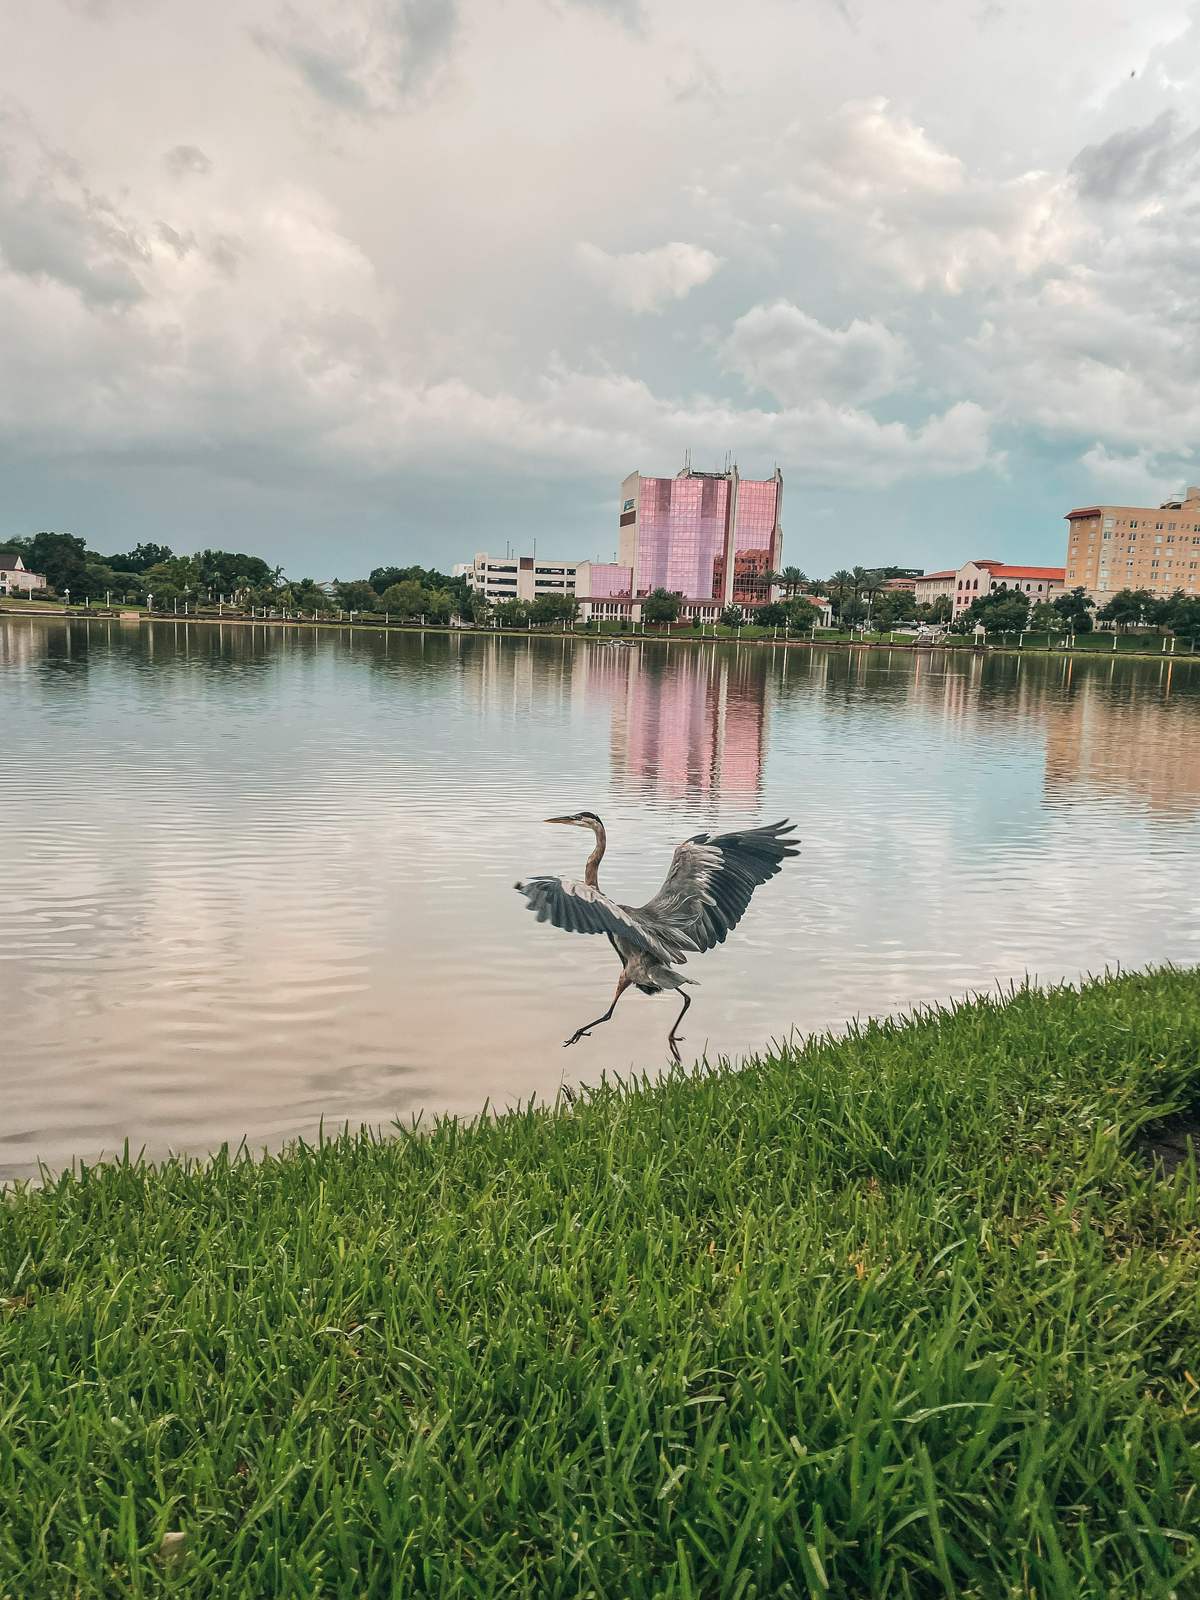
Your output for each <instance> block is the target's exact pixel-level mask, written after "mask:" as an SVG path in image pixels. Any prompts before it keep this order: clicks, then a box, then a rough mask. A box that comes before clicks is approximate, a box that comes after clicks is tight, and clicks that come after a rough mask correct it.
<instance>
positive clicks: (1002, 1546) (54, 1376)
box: [0, 968, 1200, 1600]
mask: <svg viewBox="0 0 1200 1600" xmlns="http://www.w3.org/2000/svg"><path fill="white" fill-rule="evenodd" d="M1198 1106H1200V972H1197V971H1195V970H1188V971H1182V970H1179V969H1172V968H1161V969H1157V970H1151V971H1148V972H1143V973H1132V974H1119V975H1117V976H1115V977H1112V976H1108V977H1105V978H1102V979H1094V980H1089V981H1087V982H1084V983H1081V984H1080V985H1079V986H1078V987H1068V986H1057V987H1053V988H1049V989H1039V988H1036V987H1033V986H1032V985H1029V984H1025V985H1022V986H1020V987H1014V988H1012V989H1011V990H1009V991H1008V992H1005V993H1002V994H1001V995H999V996H997V995H994V994H989V995H981V996H976V997H975V998H973V999H971V1000H968V1001H965V1002H962V1003H959V1004H954V1005H951V1006H949V1007H946V1008H938V1007H933V1008H929V1009H922V1010H921V1011H918V1012H916V1013H914V1014H910V1015H909V1016H907V1017H902V1018H899V1019H894V1020H887V1019H884V1020H881V1021H878V1022H866V1023H860V1024H854V1025H852V1026H851V1027H850V1028H849V1030H848V1031H847V1032H846V1033H845V1034H841V1035H837V1036H835V1035H831V1034H826V1035H820V1036H814V1037H812V1038H808V1039H803V1040H798V1041H796V1042H795V1043H793V1044H790V1045H784V1046H780V1047H778V1048H776V1049H774V1050H772V1051H771V1052H768V1053H765V1054H762V1055H755V1056H750V1057H748V1058H746V1059H745V1060H743V1061H741V1062H739V1063H738V1064H737V1065H736V1067H734V1066H731V1065H728V1064H724V1063H719V1064H718V1065H717V1067H716V1068H711V1067H708V1066H707V1065H706V1066H702V1067H699V1068H694V1069H691V1070H688V1069H675V1070H673V1071H670V1072H668V1073H667V1075H666V1076H665V1077H663V1078H662V1079H655V1080H651V1079H648V1078H641V1079H638V1080H634V1081H630V1082H621V1081H619V1080H615V1079H609V1080H601V1082H600V1083H599V1084H598V1085H595V1086H594V1087H591V1088H583V1089H581V1090H580V1091H579V1092H578V1094H577V1095H576V1096H575V1097H574V1099H573V1101H571V1102H568V1100H567V1098H566V1097H565V1096H564V1097H562V1098H560V1100H558V1101H557V1102H556V1103H555V1104H554V1105H547V1106H543V1105H534V1104H530V1105H529V1106H527V1107H521V1108H519V1109H517V1110H515V1111H510V1112H507V1113H505V1114H503V1115H500V1116H492V1115H489V1114H488V1113H487V1112H484V1113H482V1114H480V1115H479V1116H478V1117H476V1118H475V1119H474V1120H472V1121H468V1122H461V1121H457V1120H454V1119H451V1118H443V1119H436V1120H433V1121H431V1122H430V1123H428V1124H427V1125H425V1126H424V1127H418V1126H416V1125H412V1126H405V1127H397V1128H396V1129H395V1131H394V1133H393V1134H392V1135H391V1136H390V1137H387V1138H380V1137H374V1136H372V1135H371V1134H370V1133H368V1132H360V1133H358V1134H354V1133H345V1134H342V1135H338V1136H334V1137H329V1138H324V1139H322V1140H321V1141H319V1142H318V1143H317V1144H315V1145H305V1144H298V1145H296V1146H293V1147H292V1148H291V1149H289V1150H287V1151H285V1152H284V1153H282V1154H279V1155H274V1156H266V1157H264V1158H262V1159H253V1158H250V1157H248V1156H247V1157H243V1156H241V1155H239V1154H238V1153H236V1152H235V1153H230V1152H229V1151H228V1150H226V1151H223V1152H219V1153H218V1154H216V1155H214V1156H213V1157H211V1158H209V1159H207V1160H204V1161H187V1160H183V1159H174V1160H167V1161H163V1162H159V1163H157V1164H152V1163H144V1162H141V1161H138V1160H125V1161H116V1162H112V1163H109V1164H105V1165H102V1166H97V1167H94V1168H87V1169H84V1170H80V1171H76V1172H73V1173H70V1174H65V1175H63V1176H61V1177H59V1178H56V1179H53V1180H51V1181H49V1182H47V1183H46V1185H45V1186H44V1187H42V1188H38V1189H33V1188H25V1189H21V1190H19V1191H11V1192H9V1193H7V1194H6V1195H5V1196H4V1199H3V1203H2V1204H0V1265H2V1266H3V1269H4V1275H3V1282H2V1284H0V1363H2V1364H3V1367H4V1370H5V1372H6V1374H7V1375H8V1376H9V1379H10V1387H11V1389H12V1392H13V1394H14V1395H15V1396H17V1397H19V1403H18V1402H17V1401H14V1404H13V1405H12V1407H11V1408H10V1410H9V1413H8V1415H7V1419H6V1426H5V1443H6V1446H7V1448H6V1449H5V1450H4V1451H2V1452H0V1496H2V1497H3V1499H4V1503H5V1504H6V1505H7V1506H8V1507H9V1512H8V1515H7V1518H6V1526H5V1529H4V1533H3V1537H0V1592H4V1593H8V1592H10V1591H11V1592H12V1593H13V1594H16V1593H18V1592H19V1593H35V1592H36V1593H39V1594H41V1593H46V1594H49V1593H58V1592H60V1591H62V1592H65V1591H66V1590H68V1589H69V1590H70V1592H72V1593H76V1592H78V1593H80V1594H109V1593H112V1594H115V1593H117V1592H120V1593H122V1594H124V1593H135V1592H136V1593H142V1592H147V1593H148V1592H150V1591H151V1590H154V1592H157V1589H158V1587H159V1586H160V1584H161V1581H162V1579H161V1572H162V1563H163V1562H164V1560H166V1559H168V1553H169V1559H170V1563H171V1571H172V1573H173V1574H174V1576H175V1578H176V1580H177V1581H180V1582H183V1583H184V1585H185V1586H186V1588H187V1592H188V1593H189V1594H193V1593H194V1594H196V1595H213V1596H216V1595H220V1596H221V1597H222V1600H258V1597H259V1596H261V1595H264V1594H269V1593H275V1592H276V1589H277V1583H276V1579H277V1577H278V1574H279V1572H281V1571H283V1572H291V1573H293V1574H297V1573H299V1574H304V1575H308V1576H311V1577H312V1579H313V1592H314V1593H315V1592H317V1589H318V1587H319V1590H320V1592H321V1593H323V1594H324V1593H328V1594H331V1595H333V1594H339V1595H343V1594H344V1595H350V1594H353V1595H356V1596H359V1595H361V1596H368V1595H372V1596H375V1595H378V1596H381V1597H382V1596H384V1595H388V1594H392V1593H396V1592H398V1589H397V1585H400V1586H401V1587H402V1588H403V1590H404V1592H405V1593H406V1594H408V1593H411V1594H413V1595H430V1596H432V1595H444V1594H450V1593H455V1594H458V1593H462V1594H476V1595H485V1594H500V1593H513V1594H518V1593H519V1594H528V1595H532V1594H574V1593H577V1592H582V1590H581V1589H580V1580H581V1579H582V1578H583V1577H584V1574H583V1573H582V1572H581V1569H580V1562H581V1560H582V1559H584V1558H586V1585H585V1586H586V1589H587V1592H589V1593H594V1594H621V1595H623V1596H627V1597H629V1600H652V1597H658V1596H661V1595H662V1594H665V1593H672V1594H678V1595H681V1596H682V1595H689V1594H691V1595H699V1594H710V1593H711V1594H717V1593H726V1592H733V1586H734V1584H735V1582H736V1586H737V1589H738V1592H739V1593H740V1592H743V1591H744V1592H746V1593H756V1594H784V1593H796V1594H829V1595H851V1594H853V1595H863V1596H875V1597H878V1600H883V1597H885V1596H890V1595H892V1594H899V1593H902V1592H903V1593H909V1592H911V1593H913V1594H917V1593H921V1594H924V1593H926V1592H932V1591H931V1590H930V1588H929V1585H930V1581H931V1576H932V1575H933V1574H935V1573H936V1572H938V1571H940V1572H941V1577H940V1578H939V1580H938V1582H939V1589H938V1592H945V1593H962V1594H968V1593H969V1594H977V1595H984V1594H988V1595H991V1594H997V1595H999V1594H1017V1593H1020V1594H1025V1593H1033V1592H1035V1591H1036V1593H1037V1594H1038V1595H1039V1596H1040V1597H1042V1600H1077V1597H1078V1596H1080V1595H1084V1594H1087V1595H1092V1594H1096V1595H1099V1594H1108V1593H1118V1592H1119V1593H1122V1594H1129V1595H1135V1594H1147V1595H1148V1594H1152V1593H1153V1594H1158V1593H1167V1592H1169V1591H1177V1592H1179V1593H1181V1594H1182V1593H1183V1592H1184V1589H1185V1588H1186V1587H1187V1583H1188V1579H1189V1578H1190V1577H1194V1575H1195V1573H1196V1571H1197V1568H1198V1567H1200V1540H1197V1538H1196V1536H1195V1535H1194V1534H1192V1533H1185V1532H1180V1531H1177V1530H1186V1529H1189V1528H1191V1527H1192V1526H1193V1525H1194V1515H1193V1509H1194V1508H1193V1507H1192V1505H1191V1500H1192V1485H1193V1482H1194V1467H1195V1462H1196V1459H1197V1456H1198V1455H1200V1420H1198V1419H1197V1411H1196V1399H1197V1392H1198V1385H1197V1380H1196V1378H1195V1377H1194V1376H1193V1375H1192V1371H1191V1368H1192V1366H1193V1365H1194V1357H1193V1355H1192V1354H1191V1352H1193V1351H1194V1347H1195V1337H1196V1329H1197V1322H1196V1304H1197V1292H1198V1290H1200V1257H1198V1255H1197V1251H1196V1248H1195V1240H1196V1237H1197V1232H1198V1229H1200V1189H1198V1188H1197V1183H1196V1164H1195V1160H1196V1158H1195V1153H1194V1143H1193V1144H1190V1145H1189V1143H1188V1140H1189V1138H1191V1139H1192V1140H1194V1137H1195V1135H1194V1128H1195V1113H1196V1110H1197V1107H1198ZM1172 1141H1174V1143H1172ZM1135 1330H1136V1331H1135ZM548 1463H549V1464H553V1469H554V1470H553V1471H551V1470H550V1469H549V1468H548ZM939 1551H940V1554H939V1553H938V1552H939ZM817 1574H819V1575H820V1576H819V1579H818V1577H817ZM306 1581H307V1579H306ZM180 1592H182V1590H181V1591H180ZM1189 1592H1190V1591H1189Z"/></svg>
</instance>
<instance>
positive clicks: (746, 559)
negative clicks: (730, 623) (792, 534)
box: [733, 478, 779, 605]
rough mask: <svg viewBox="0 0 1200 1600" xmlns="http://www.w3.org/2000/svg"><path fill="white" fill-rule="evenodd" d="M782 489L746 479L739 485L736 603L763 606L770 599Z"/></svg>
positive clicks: (769, 481)
mask: <svg viewBox="0 0 1200 1600" xmlns="http://www.w3.org/2000/svg"><path fill="white" fill-rule="evenodd" d="M778 493H779V485H778V484H777V483H776V481H775V479H774V478H768V479H767V480H766V481H765V482H756V481H754V480H752V479H749V478H747V479H745V480H744V481H743V482H741V483H739V484H738V497H737V522H736V526H735V527H734V530H733V603H734V604H735V605H761V604H762V603H763V602H764V601H766V600H768V599H769V598H770V593H769V590H770V585H769V584H768V583H767V582H766V581H765V574H766V573H768V572H770V571H771V570H772V548H773V545H772V541H773V539H774V533H775V521H776V510H777V507H776V501H777V498H778Z"/></svg>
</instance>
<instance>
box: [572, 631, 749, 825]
mask: <svg viewBox="0 0 1200 1600" xmlns="http://www.w3.org/2000/svg"><path fill="white" fill-rule="evenodd" d="M594 653H595V654H608V653H609V652H607V651H603V652H602V651H599V650H597V651H596V652H594ZM614 653H615V652H614ZM619 659H620V660H621V664H622V665H623V666H625V667H626V681H625V686H624V695H623V696H622V697H615V698H614V703H613V716H612V758H613V768H614V777H616V778H617V779H625V780H627V781H629V782H631V783H633V784H635V785H636V786H637V787H639V788H648V789H650V790H652V791H653V792H654V793H656V794H659V795H663V796H670V797H672V798H685V797H688V796H695V795H709V796H712V797H713V798H714V799H716V798H718V797H719V798H721V799H723V800H728V799H730V798H737V797H742V796H745V797H750V796H754V795H756V794H757V793H758V790H759V786H760V783H761V780H762V766H763V752H764V749H765V743H766V675H765V673H763V672H762V670H761V667H760V668H759V670H758V671H755V670H753V668H752V666H751V664H750V662H749V660H748V659H747V660H745V661H738V660H737V659H736V658H734V659H730V657H729V656H728V655H727V653H726V652H724V651H721V652H717V651H711V650H702V649H694V648H692V649H687V650H681V651H679V652H678V654H673V655H672V656H671V657H670V659H669V660H667V659H664V658H663V657H662V656H661V655H660V654H659V653H658V652H657V651H654V652H650V651H636V652H635V651H627V652H622V653H621V657H620V658H619Z"/></svg>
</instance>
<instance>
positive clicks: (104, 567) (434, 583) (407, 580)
mask: <svg viewBox="0 0 1200 1600" xmlns="http://www.w3.org/2000/svg"><path fill="white" fill-rule="evenodd" d="M8 545H9V547H10V548H13V549H15V550H17V551H18V552H19V554H20V555H21V557H22V559H23V560H24V562H25V565H26V566H27V567H28V568H29V570H30V571H31V572H40V573H44V574H45V577H46V582H47V583H48V584H49V586H50V588H51V589H52V590H53V591H54V592H55V593H56V594H60V595H67V594H69V595H70V597H71V599H72V600H73V601H75V602H78V601H81V600H87V601H103V600H105V599H106V598H111V599H112V600H115V601H124V602H129V603H134V604H137V603H143V602H145V601H147V600H148V599H149V598H150V597H151V596H153V598H154V604H155V607H156V608H157V609H161V608H163V607H170V606H172V605H176V604H179V603H183V604H185V605H186V604H188V603H189V602H190V603H191V604H192V605H200V604H205V603H215V602H216V601H218V600H225V601H228V602H230V603H231V604H237V605H239V606H245V607H257V608H267V609H274V610H287V611H296V612H301V611H307V612H316V613H318V614H320V613H329V612H333V611H337V610H343V611H384V612H386V611H390V612H391V613H392V614H393V615H395V616H398V617H410V616H411V617H416V616H422V615H423V616H425V617H427V618H430V619H431V620H438V621H448V620H449V618H450V616H451V615H452V614H455V613H458V614H461V615H465V616H470V615H471V614H472V611H473V608H474V606H475V600H476V597H475V596H474V595H472V593H471V590H470V588H469V587H468V585H467V582H466V580H465V579H464V578H452V577H449V576H448V575H447V574H446V573H444V572H438V571H436V570H434V569H432V568H428V567H421V566H411V567H376V568H375V570H374V571H373V572H372V573H371V574H370V576H369V577H368V578H364V579H354V580H351V581H346V582H340V581H339V582H335V583H334V584H333V585H332V586H331V587H332V592H330V589H328V588H325V587H323V586H322V585H321V584H319V583H318V582H317V581H316V580H315V579H314V578H287V577H285V576H284V573H283V569H282V568H281V567H273V566H271V565H270V563H269V562H267V561H264V560H263V559H262V557H261V556H252V555H247V554H245V553H244V552H242V551H231V550H200V551H198V552H197V553H196V554H195V555H190V556H185V555H176V554H175V552H174V551H173V550H172V549H171V548H170V546H169V545H163V544H139V545H135V546H134V548H133V549H132V550H128V551H121V552H118V553H117V554H114V555H101V554H100V553H98V552H97V551H95V550H90V549H89V548H88V547H87V545H86V544H85V542H84V541H83V540H82V539H80V538H79V537H77V536H76V535H75V534H71V533H37V534H34V535H33V536H32V538H28V539H14V540H10V541H8Z"/></svg>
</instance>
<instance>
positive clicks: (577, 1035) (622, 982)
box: [563, 973, 629, 1050]
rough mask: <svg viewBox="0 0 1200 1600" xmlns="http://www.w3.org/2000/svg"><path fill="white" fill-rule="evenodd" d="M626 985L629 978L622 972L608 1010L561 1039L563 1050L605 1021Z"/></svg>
mask: <svg viewBox="0 0 1200 1600" xmlns="http://www.w3.org/2000/svg"><path fill="white" fill-rule="evenodd" d="M628 987H629V979H628V978H627V977H626V976H625V974H624V973H622V974H621V976H620V977H619V978H618V979H617V992H616V994H614V995H613V999H612V1005H610V1006H609V1008H608V1010H607V1011H606V1012H605V1013H604V1015H603V1016H602V1017H597V1018H596V1019H595V1021H594V1022H585V1023H584V1025H583V1027H582V1028H576V1029H575V1032H574V1033H573V1034H572V1035H571V1037H570V1038H569V1039H564V1040H563V1049H564V1050H565V1049H566V1048H567V1046H568V1045H569V1044H578V1043H579V1041H580V1039H586V1038H587V1037H588V1032H589V1030H590V1029H592V1028H598V1027H599V1026H600V1024H601V1023H602V1022H607V1021H608V1020H609V1018H610V1017H611V1016H612V1014H613V1012H614V1011H615V1010H616V1009H617V1001H618V1000H619V999H620V998H621V996H622V995H623V994H624V993H625V991H626V989H628Z"/></svg>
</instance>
